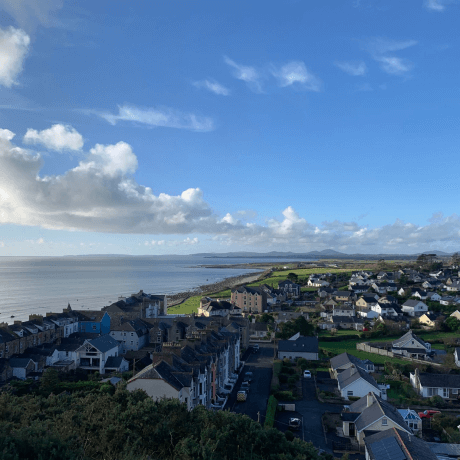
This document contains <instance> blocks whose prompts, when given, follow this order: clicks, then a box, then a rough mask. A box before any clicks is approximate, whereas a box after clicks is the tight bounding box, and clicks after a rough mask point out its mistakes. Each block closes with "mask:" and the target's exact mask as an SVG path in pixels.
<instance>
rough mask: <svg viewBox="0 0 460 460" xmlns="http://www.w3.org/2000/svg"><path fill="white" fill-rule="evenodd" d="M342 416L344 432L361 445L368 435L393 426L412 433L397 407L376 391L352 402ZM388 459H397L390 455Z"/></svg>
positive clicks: (401, 459)
mask: <svg viewBox="0 0 460 460" xmlns="http://www.w3.org/2000/svg"><path fill="white" fill-rule="evenodd" d="M341 418H342V429H343V434H344V435H345V436H350V437H355V438H356V440H357V441H358V443H359V444H360V445H361V446H362V445H364V439H365V438H367V436H368V435H369V436H370V435H372V434H375V433H378V432H386V431H388V430H390V429H391V428H397V429H399V430H402V431H404V432H406V433H407V434H412V430H411V429H410V428H409V427H408V426H407V425H406V422H405V421H404V419H403V417H402V415H401V414H400V413H399V412H398V411H397V410H396V408H395V407H393V406H392V405H391V404H390V403H389V402H387V401H384V400H383V399H382V398H380V397H379V396H378V395H376V394H374V393H368V394H367V395H365V396H363V397H362V398H361V399H358V401H356V402H354V403H353V404H350V406H349V407H348V409H347V410H345V411H344V412H342V414H341ZM404 459H405V457H404ZM386 460H395V457H391V456H390V457H387V459H386ZM400 460H403V457H400Z"/></svg>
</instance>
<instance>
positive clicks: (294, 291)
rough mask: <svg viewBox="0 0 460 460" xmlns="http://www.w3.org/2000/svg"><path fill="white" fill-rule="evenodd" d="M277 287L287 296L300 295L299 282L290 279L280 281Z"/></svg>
mask: <svg viewBox="0 0 460 460" xmlns="http://www.w3.org/2000/svg"><path fill="white" fill-rule="evenodd" d="M278 289H279V290H280V291H281V292H282V293H283V294H285V295H286V296H287V297H298V296H299V295H300V284H296V283H293V282H292V281H290V280H284V281H280V282H279V283H278Z"/></svg>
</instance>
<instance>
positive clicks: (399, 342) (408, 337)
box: [392, 330, 427, 348]
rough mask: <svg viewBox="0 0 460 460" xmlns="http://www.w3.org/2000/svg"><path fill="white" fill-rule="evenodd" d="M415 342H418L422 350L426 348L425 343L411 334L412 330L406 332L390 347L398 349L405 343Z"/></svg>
mask: <svg viewBox="0 0 460 460" xmlns="http://www.w3.org/2000/svg"><path fill="white" fill-rule="evenodd" d="M412 340H414V341H416V342H418V343H419V344H420V345H422V347H424V348H427V346H426V343H425V342H424V341H423V340H422V339H420V338H419V337H417V336H416V335H415V334H414V333H413V332H412V330H410V331H407V332H406V333H405V334H404V335H403V336H402V337H401V338H399V339H397V340H395V341H394V342H393V343H392V345H393V347H397V348H400V347H402V346H404V344H405V343H407V342H409V341H412Z"/></svg>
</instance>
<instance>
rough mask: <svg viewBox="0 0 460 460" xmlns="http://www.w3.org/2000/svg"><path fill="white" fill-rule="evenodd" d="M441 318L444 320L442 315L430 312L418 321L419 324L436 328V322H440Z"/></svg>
mask: <svg viewBox="0 0 460 460" xmlns="http://www.w3.org/2000/svg"><path fill="white" fill-rule="evenodd" d="M441 318H444V316H442V315H441V314H440V313H434V312H428V313H424V314H423V315H422V316H420V318H419V319H418V321H419V323H420V324H422V325H423V326H426V327H435V326H436V321H439V320H440V319H441Z"/></svg>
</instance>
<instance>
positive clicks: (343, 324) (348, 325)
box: [329, 315, 364, 331]
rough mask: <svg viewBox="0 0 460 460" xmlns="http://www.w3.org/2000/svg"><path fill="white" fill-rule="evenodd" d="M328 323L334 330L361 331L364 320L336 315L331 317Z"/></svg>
mask: <svg viewBox="0 0 460 460" xmlns="http://www.w3.org/2000/svg"><path fill="white" fill-rule="evenodd" d="M329 321H330V322H331V323H333V324H334V327H336V328H339V327H340V328H342V329H355V330H357V331H362V330H363V328H364V319H363V318H361V317H356V316H348V315H338V316H334V315H333V316H331V317H330V319H329Z"/></svg>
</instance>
